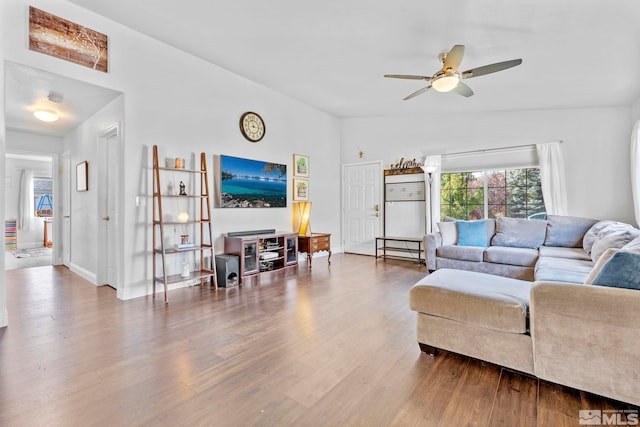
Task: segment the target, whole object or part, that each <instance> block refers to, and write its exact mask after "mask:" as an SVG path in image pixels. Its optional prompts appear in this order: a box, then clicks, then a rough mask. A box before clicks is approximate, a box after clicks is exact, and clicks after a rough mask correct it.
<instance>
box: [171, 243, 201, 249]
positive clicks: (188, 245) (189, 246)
mask: <svg viewBox="0 0 640 427" xmlns="http://www.w3.org/2000/svg"><path fill="white" fill-rule="evenodd" d="M195 247H196V245H195V244H193V243H179V244H175V245H173V249H175V250H177V251H181V250H185V249H192V248H195Z"/></svg>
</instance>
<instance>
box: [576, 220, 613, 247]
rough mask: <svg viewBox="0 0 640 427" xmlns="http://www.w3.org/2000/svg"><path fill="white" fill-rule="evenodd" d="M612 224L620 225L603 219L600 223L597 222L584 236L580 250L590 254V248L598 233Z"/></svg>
mask: <svg viewBox="0 0 640 427" xmlns="http://www.w3.org/2000/svg"><path fill="white" fill-rule="evenodd" d="M612 224H622V223H621V222H618V221H611V220H610V219H604V220H602V221H598V222H596V223H595V224H593V226H591V228H590V229H589V231H587V232H586V233H585V234H584V238H583V239H582V248H583V249H584V251H585V252H586V253H588V254H590V253H591V248H592V247H593V244H594V243H595V241H596V238H597V237H598V233H599V232H600V231H602V229H603V228H605V227H607V226H609V225H612Z"/></svg>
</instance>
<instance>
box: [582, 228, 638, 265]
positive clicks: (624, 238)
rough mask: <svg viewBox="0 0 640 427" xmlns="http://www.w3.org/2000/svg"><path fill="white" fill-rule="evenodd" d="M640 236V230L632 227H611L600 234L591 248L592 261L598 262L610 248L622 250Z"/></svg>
mask: <svg viewBox="0 0 640 427" xmlns="http://www.w3.org/2000/svg"><path fill="white" fill-rule="evenodd" d="M638 236H640V230H637V229H635V228H633V227H631V226H630V225H627V226H621V225H617V224H612V225H609V226H608V227H605V228H604V229H603V230H602V231H600V232H599V233H598V236H597V237H596V241H595V243H594V244H593V247H592V248H591V259H592V260H593V262H597V261H598V259H599V258H600V256H601V255H602V254H603V253H604V251H606V250H607V249H609V248H621V247H623V246H625V245H626V244H627V243H629V242H631V241H632V240H633V239H635V238H636V237H638Z"/></svg>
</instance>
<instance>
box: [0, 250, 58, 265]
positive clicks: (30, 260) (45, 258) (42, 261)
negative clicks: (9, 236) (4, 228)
mask: <svg viewBox="0 0 640 427" xmlns="http://www.w3.org/2000/svg"><path fill="white" fill-rule="evenodd" d="M38 252H40V253H45V255H40V254H38V256H27V257H16V256H15V255H14V254H13V253H11V251H10V250H5V251H4V266H5V270H19V269H21V268H31V267H42V266H45V265H51V264H53V250H52V249H51V248H45V247H42V248H38Z"/></svg>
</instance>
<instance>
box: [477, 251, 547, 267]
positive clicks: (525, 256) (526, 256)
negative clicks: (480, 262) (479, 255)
mask: <svg viewBox="0 0 640 427" xmlns="http://www.w3.org/2000/svg"><path fill="white" fill-rule="evenodd" d="M537 260H538V251H537V250H535V249H529V248H507V247H504V246H490V247H488V248H487V249H485V251H484V261H485V262H492V263H495V264H509V265H521V266H524V267H533V266H534V265H536V261H537Z"/></svg>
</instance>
